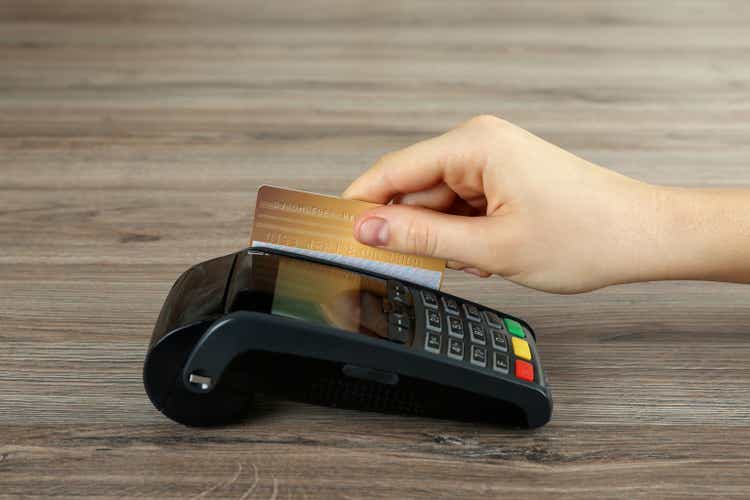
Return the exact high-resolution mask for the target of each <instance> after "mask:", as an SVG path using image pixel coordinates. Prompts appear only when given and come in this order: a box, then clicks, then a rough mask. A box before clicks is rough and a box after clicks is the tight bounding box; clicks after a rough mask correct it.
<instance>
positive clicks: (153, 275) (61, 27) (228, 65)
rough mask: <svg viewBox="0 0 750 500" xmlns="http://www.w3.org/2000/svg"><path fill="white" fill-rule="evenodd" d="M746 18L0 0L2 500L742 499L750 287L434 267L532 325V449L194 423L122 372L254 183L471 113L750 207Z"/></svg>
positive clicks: (451, 429)
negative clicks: (84, 499)
mask: <svg viewBox="0 0 750 500" xmlns="http://www.w3.org/2000/svg"><path fill="white" fill-rule="evenodd" d="M748 26H750V5H749V4H748V3H747V2H745V1H743V0H736V1H722V2H714V1H706V2H695V1H685V2H676V1H662V0H660V1H658V2H655V1H651V0H648V1H635V2H622V1H616V2H615V1H612V2H610V1H606V2H600V1H583V0H574V1H566V2H556V1H550V2H542V1H536V0H533V1H520V0H519V1H517V2H495V1H486V2H477V1H460V2H447V1H446V2H436V3H432V2H425V1H416V2H398V1H392V0H379V1H376V2H373V1H355V2H341V3H334V2H325V1H319V0H315V1H305V2H281V1H279V2H273V1H267V2H248V1H245V0H234V1H216V0H214V1H202V0H192V1H187V2H178V1H176V0H162V1H158V0H154V1H144V0H130V1H128V2H117V1H102V0H86V1H67V0H66V1H63V0H58V1H54V2H44V1H39V0H34V1H28V0H17V1H10V0H4V1H2V2H1V3H0V383H1V384H2V385H1V386H0V497H2V498H15V497H20V496H66V497H74V496H75V497H80V496H97V497H109V496H111V497H121V498H129V497H144V496H145V497H173V498H189V497H192V498H207V497H214V496H219V497H226V498H278V499H282V498H283V499H286V498H324V499H330V498H384V497H392V498H429V499H434V498H457V497H467V498H512V497H519V498H536V497H549V498H557V497H560V496H567V497H572V498H602V497H610V496H612V497H628V498H637V497H644V498H669V497H674V498H677V497H680V498H684V497H695V498H705V497H707V496H710V495H717V496H722V497H724V498H730V497H734V498H741V497H744V498H747V497H748V496H750V337H749V336H748V334H749V333H750V332H749V331H748V330H750V287H748V286H739V285H722V284H708V283H689V282H684V283H652V284H642V285H631V286H622V287H615V288H611V289H608V290H604V291H600V292H596V293H591V294H586V295H580V296H573V297H563V296H553V295H545V294H542V293H538V292H533V291H529V290H526V289H523V288H521V287H518V286H515V285H512V284H509V283H506V282H503V281H502V280H500V279H495V278H493V279H491V280H485V281H480V280H477V279H473V278H471V277H467V276H464V275H462V274H459V273H455V272H449V273H448V276H447V279H446V282H445V289H446V290H449V291H451V292H453V293H456V294H458V295H463V296H466V297H468V298H471V299H474V300H477V301H479V302H482V303H485V304H488V305H490V306H493V307H497V308H500V309H503V310H507V311H509V312H512V313H515V314H517V315H520V316H522V317H524V318H526V319H528V320H529V321H530V322H531V323H532V324H533V325H535V327H536V328H537V330H538V332H539V336H540V340H539V346H540V350H541V353H542V357H543V359H544V362H545V366H546V370H547V373H548V374H549V378H550V379H551V383H552V387H553V394H554V397H555V413H554V416H553V420H552V422H551V423H550V424H549V425H547V426H546V427H544V428H542V429H539V430H536V431H519V430H514V429H504V428H495V427H492V426H482V425H475V424H462V423H455V422H451V421H438V420H428V419H417V418H407V417H397V416H382V415H377V414H369V413H361V412H354V411H338V410H331V409H326V408H317V407H311V406H305V405H300V404H291V403H277V404H275V405H273V408H270V410H272V411H269V412H267V413H266V414H265V415H264V416H262V417H260V418H259V419H257V420H255V421H252V422H248V423H247V424H245V425H239V426H235V427H232V428H227V429H214V430H193V429H187V428H184V427H181V426H179V425H176V424H173V423H172V422H170V421H168V420H167V419H166V418H164V417H163V416H161V415H160V414H159V413H158V412H156V411H155V410H154V408H153V407H152V406H151V404H150V403H149V401H148V400H147V398H146V396H145V394H144V392H143V389H142V385H141V363H142V360H143V356H144V354H145V350H146V346H147V344H148V340H149V336H150V334H151V328H152V326H153V323H154V321H155V319H156V315H157V313H158V310H159V308H160V306H161V304H162V301H163V299H164V296H165V294H166V292H167V290H168V289H169V287H170V286H171V284H172V282H173V280H174V279H175V278H176V277H177V275H178V274H179V273H180V272H182V271H183V270H184V269H185V268H186V267H187V266H189V265H191V264H193V263H195V262H198V261H200V260H203V259H206V258H209V257H212V256H217V255H222V254H224V253H226V252H230V251H233V250H236V249H238V248H240V247H241V246H243V244H244V243H245V241H246V237H247V233H248V231H249V228H250V224H251V220H252V207H253V205H254V201H255V191H256V189H257V187H258V186H259V185H260V184H263V183H274V184H279V185H289V186H293V187H296V188H301V189H307V190H313V191H319V192H325V193H339V192H341V191H342V190H343V189H344V188H345V187H346V186H347V184H348V183H349V182H350V181H351V180H352V179H353V178H354V177H355V176H356V175H357V173H358V172H360V171H361V170H363V169H364V168H366V167H367V166H368V165H369V164H370V163H371V162H372V161H373V160H375V159H376V158H377V157H378V156H379V155H380V154H382V153H384V152H387V151H389V150H392V149H395V148H400V147H403V146H405V145H408V144H410V143H412V142H414V141H417V140H419V139H422V138H424V137H426V136H430V135H434V134H438V133H440V132H442V131H444V130H446V129H448V128H450V127H452V126H453V125H455V124H456V123H458V122H460V121H462V120H465V119H466V118H468V117H470V116H472V115H475V114H479V113H493V114H498V115H501V116H503V117H505V118H507V119H509V120H511V121H513V122H515V123H517V124H519V125H521V126H523V127H525V128H527V129H529V130H531V131H532V132H534V133H536V134H539V135H541V136H543V137H545V138H547V139H548V140H550V141H552V142H554V143H557V144H559V145H561V146H563V147H565V148H567V149H570V150H572V151H573V152H575V153H576V154H579V155H581V156H584V157H586V158H588V159H590V160H593V161H596V162H598V163H601V164H604V165H607V166H610V167H611V168H614V169H616V170H619V171H621V172H623V173H625V174H628V175H632V176H636V177H638V178H641V179H645V180H648V181H652V182H658V183H671V184H681V185H688V186H716V187H726V186H750V64H749V63H750V56H749V54H750V29H748Z"/></svg>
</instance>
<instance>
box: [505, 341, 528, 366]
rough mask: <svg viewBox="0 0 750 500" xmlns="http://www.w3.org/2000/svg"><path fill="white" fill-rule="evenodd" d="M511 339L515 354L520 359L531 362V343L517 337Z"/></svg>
mask: <svg viewBox="0 0 750 500" xmlns="http://www.w3.org/2000/svg"><path fill="white" fill-rule="evenodd" d="M510 339H511V341H512V342H513V354H515V355H516V357H518V358H521V359H525V360H526V361H531V349H529V343H528V342H526V341H525V340H523V339H519V338H517V337H511V338H510Z"/></svg>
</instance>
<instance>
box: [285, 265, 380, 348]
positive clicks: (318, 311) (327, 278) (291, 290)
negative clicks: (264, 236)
mask: <svg viewBox="0 0 750 500" xmlns="http://www.w3.org/2000/svg"><path fill="white" fill-rule="evenodd" d="M386 297H387V291H386V282H385V281H384V280H381V279H377V278H371V277H369V276H363V275H361V274H357V273H353V272H350V271H345V270H343V269H338V268H336V267H332V266H327V265H324V264H317V263H314V262H307V261H304V260H299V259H293V258H286V257H280V258H279V267H278V272H277V275H276V287H275V290H274V296H273V303H272V305H271V313H272V314H277V315H279V316H286V317H288V318H296V319H302V320H307V321H312V322H314V323H319V324H324V325H329V326H332V327H335V328H340V329H342V330H347V331H350V332H356V333H364V334H366V335H371V336H377V337H382V338H386V337H387V336H388V318H387V314H386V313H385V312H384V304H385V302H384V301H385V298H386Z"/></svg>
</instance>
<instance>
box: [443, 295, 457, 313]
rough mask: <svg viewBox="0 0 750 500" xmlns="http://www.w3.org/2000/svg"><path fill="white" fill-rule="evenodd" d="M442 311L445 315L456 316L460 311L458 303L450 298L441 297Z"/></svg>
mask: <svg viewBox="0 0 750 500" xmlns="http://www.w3.org/2000/svg"><path fill="white" fill-rule="evenodd" d="M443 309H444V310H445V312H446V313H448V314H452V315H454V316H458V315H460V314H461V311H459V310H458V302H456V300H455V299H451V298H450V297H443Z"/></svg>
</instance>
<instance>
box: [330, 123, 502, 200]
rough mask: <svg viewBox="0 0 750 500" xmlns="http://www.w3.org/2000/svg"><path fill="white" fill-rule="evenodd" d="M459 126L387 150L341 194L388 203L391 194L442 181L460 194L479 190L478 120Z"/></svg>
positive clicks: (482, 148)
mask: <svg viewBox="0 0 750 500" xmlns="http://www.w3.org/2000/svg"><path fill="white" fill-rule="evenodd" d="M487 121H488V120H480V119H474V120H472V121H471V122H469V123H474V125H472V126H471V127H468V126H463V127H459V128H456V129H454V130H451V131H450V132H448V133H446V134H443V135H441V136H438V137H434V138H432V139H427V140H425V141H422V142H418V143H416V144H414V145H412V146H409V147H407V148H404V149H402V150H400V151H396V152H393V153H388V154H386V155H385V156H383V157H381V158H380V159H379V160H378V161H377V162H376V163H375V165H374V166H373V167H372V168H370V169H369V170H368V171H366V172H365V173H364V174H362V175H361V176H360V177H359V178H358V179H356V180H355V181H354V182H353V183H352V184H351V185H350V186H349V187H348V188H347V189H346V191H344V193H343V196H344V198H355V199H359V200H364V201H370V202H374V203H388V202H389V201H391V200H392V199H393V198H394V197H395V196H397V195H399V194H403V193H413V192H418V191H424V190H429V189H431V188H434V187H435V186H437V185H439V184H440V183H441V182H444V183H446V184H447V185H448V187H450V188H451V189H452V190H453V191H454V192H455V193H457V194H458V195H459V196H460V197H461V198H464V199H469V198H476V197H477V196H481V195H482V194H483V186H482V173H481V170H482V169H483V168H484V166H485V163H486V159H487V158H486V157H487V154H486V148H487V141H484V140H482V139H483V138H484V134H479V133H477V131H476V130H474V129H475V128H477V127H479V125H478V124H479V123H480V122H481V123H484V125H481V126H482V127H485V128H486V127H488V125H487V123H486V122H487Z"/></svg>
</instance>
